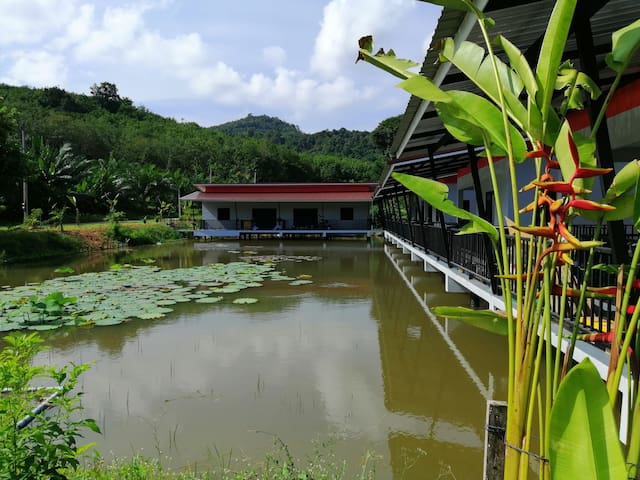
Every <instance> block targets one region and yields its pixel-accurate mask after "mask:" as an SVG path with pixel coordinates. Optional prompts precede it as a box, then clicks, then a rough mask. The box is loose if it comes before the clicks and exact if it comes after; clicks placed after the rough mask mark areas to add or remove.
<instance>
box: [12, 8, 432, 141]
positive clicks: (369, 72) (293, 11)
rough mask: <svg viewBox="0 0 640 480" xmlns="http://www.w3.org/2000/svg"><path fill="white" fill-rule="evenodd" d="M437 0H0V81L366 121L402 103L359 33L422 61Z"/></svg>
mask: <svg viewBox="0 0 640 480" xmlns="http://www.w3.org/2000/svg"><path fill="white" fill-rule="evenodd" d="M439 14H440V9H439V7H435V6H432V5H430V4H427V3H424V2H421V1H416V0H262V1H257V0H245V1H237V0H235V1H232V0H199V1H198V0H127V1H120V0H93V1H91V0H89V1H84V0H0V83H7V84H10V85H28V86H32V87H51V86H58V87H60V88H64V89H65V90H67V91H72V92H76V93H86V94H88V93H89V88H90V87H91V85H93V84H96V83H101V82H111V83H114V84H116V86H117V87H118V92H119V93H120V95H121V96H124V97H128V98H130V99H131V100H133V102H134V104H135V105H138V106H144V107H146V108H148V109H149V110H151V111H153V112H155V113H159V114H161V115H164V116H168V117H172V118H175V119H176V120H178V121H185V122H196V123H198V124H200V125H202V126H211V125H218V124H220V123H224V122H227V121H231V120H237V119H239V118H242V117H245V116H246V115H248V114H253V115H270V116H276V117H279V118H281V119H282V120H285V121H287V122H289V123H293V124H295V125H298V126H299V127H300V128H301V130H302V131H305V132H308V133H312V132H316V131H320V130H327V129H328V130H330V129H339V128H348V129H352V130H373V129H374V128H375V127H376V126H377V125H378V123H379V122H380V121H382V120H384V119H385V118H388V117H390V116H392V115H398V114H401V113H403V112H404V109H405V107H406V105H407V102H408V100H409V98H408V94H407V93H406V92H403V91H401V90H399V89H397V88H394V85H395V84H396V83H397V81H396V79H395V78H394V77H391V76H390V75H389V74H387V73H385V72H382V71H380V70H377V69H376V68H374V67H373V66H371V65H368V64H366V63H363V62H359V63H358V64H355V62H354V60H355V57H356V55H357V41H358V38H360V37H361V36H364V35H369V34H371V35H373V36H374V41H375V44H376V47H375V48H376V49H377V48H378V47H383V48H385V50H386V49H389V48H393V49H394V50H395V52H396V54H397V55H398V56H400V57H404V58H411V59H413V60H416V61H419V62H422V60H423V59H424V55H425V52H426V49H427V46H428V45H429V41H430V39H431V35H432V33H433V29H434V27H435V24H436V22H437V19H438V16H439Z"/></svg>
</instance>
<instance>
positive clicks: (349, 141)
mask: <svg viewBox="0 0 640 480" xmlns="http://www.w3.org/2000/svg"><path fill="white" fill-rule="evenodd" d="M211 128H212V129H213V130H215V131H219V132H224V133H227V134H229V135H242V136H245V137H250V138H265V139H268V140H270V141H271V142H273V143H275V144H277V145H285V146H287V147H290V148H293V149H294V150H297V151H299V152H308V153H318V154H322V155H340V156H344V157H351V158H361V159H367V160H375V159H377V158H379V157H380V153H381V152H380V148H379V147H378V146H376V144H375V143H374V141H373V139H372V137H371V133H369V132H362V131H354V130H347V129H345V128H341V129H340V130H323V131H321V132H318V133H311V134H307V133H303V132H301V131H300V129H299V128H298V127H297V126H295V125H291V124H290V123H286V122H283V121H282V120H280V119H279V118H275V117H269V116H267V115H251V114H249V115H248V116H247V117H245V118H242V119H240V120H235V121H233V122H227V123H223V124H221V125H217V126H215V127H211Z"/></svg>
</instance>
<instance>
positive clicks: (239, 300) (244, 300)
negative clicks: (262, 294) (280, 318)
mask: <svg viewBox="0 0 640 480" xmlns="http://www.w3.org/2000/svg"><path fill="white" fill-rule="evenodd" d="M233 303H236V304H238V305H249V304H251V303H258V299H257V298H236V299H235V300H234V301H233Z"/></svg>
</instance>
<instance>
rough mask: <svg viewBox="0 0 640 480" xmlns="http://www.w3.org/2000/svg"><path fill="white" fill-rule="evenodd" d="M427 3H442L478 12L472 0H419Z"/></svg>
mask: <svg viewBox="0 0 640 480" xmlns="http://www.w3.org/2000/svg"><path fill="white" fill-rule="evenodd" d="M419 1H421V2H425V3H432V4H433V5H440V6H441V7H446V8H452V9H453V10H462V11H464V12H474V11H475V12H477V10H476V9H475V8H473V6H472V2H471V0H419Z"/></svg>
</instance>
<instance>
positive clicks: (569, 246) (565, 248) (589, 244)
mask: <svg viewBox="0 0 640 480" xmlns="http://www.w3.org/2000/svg"><path fill="white" fill-rule="evenodd" d="M602 245H604V242H600V241H596V240H588V241H585V242H578V243H577V244H573V243H556V244H554V245H551V246H550V247H549V248H548V250H550V251H551V252H570V251H571V250H584V249H587V248H593V247H600V246H602Z"/></svg>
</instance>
